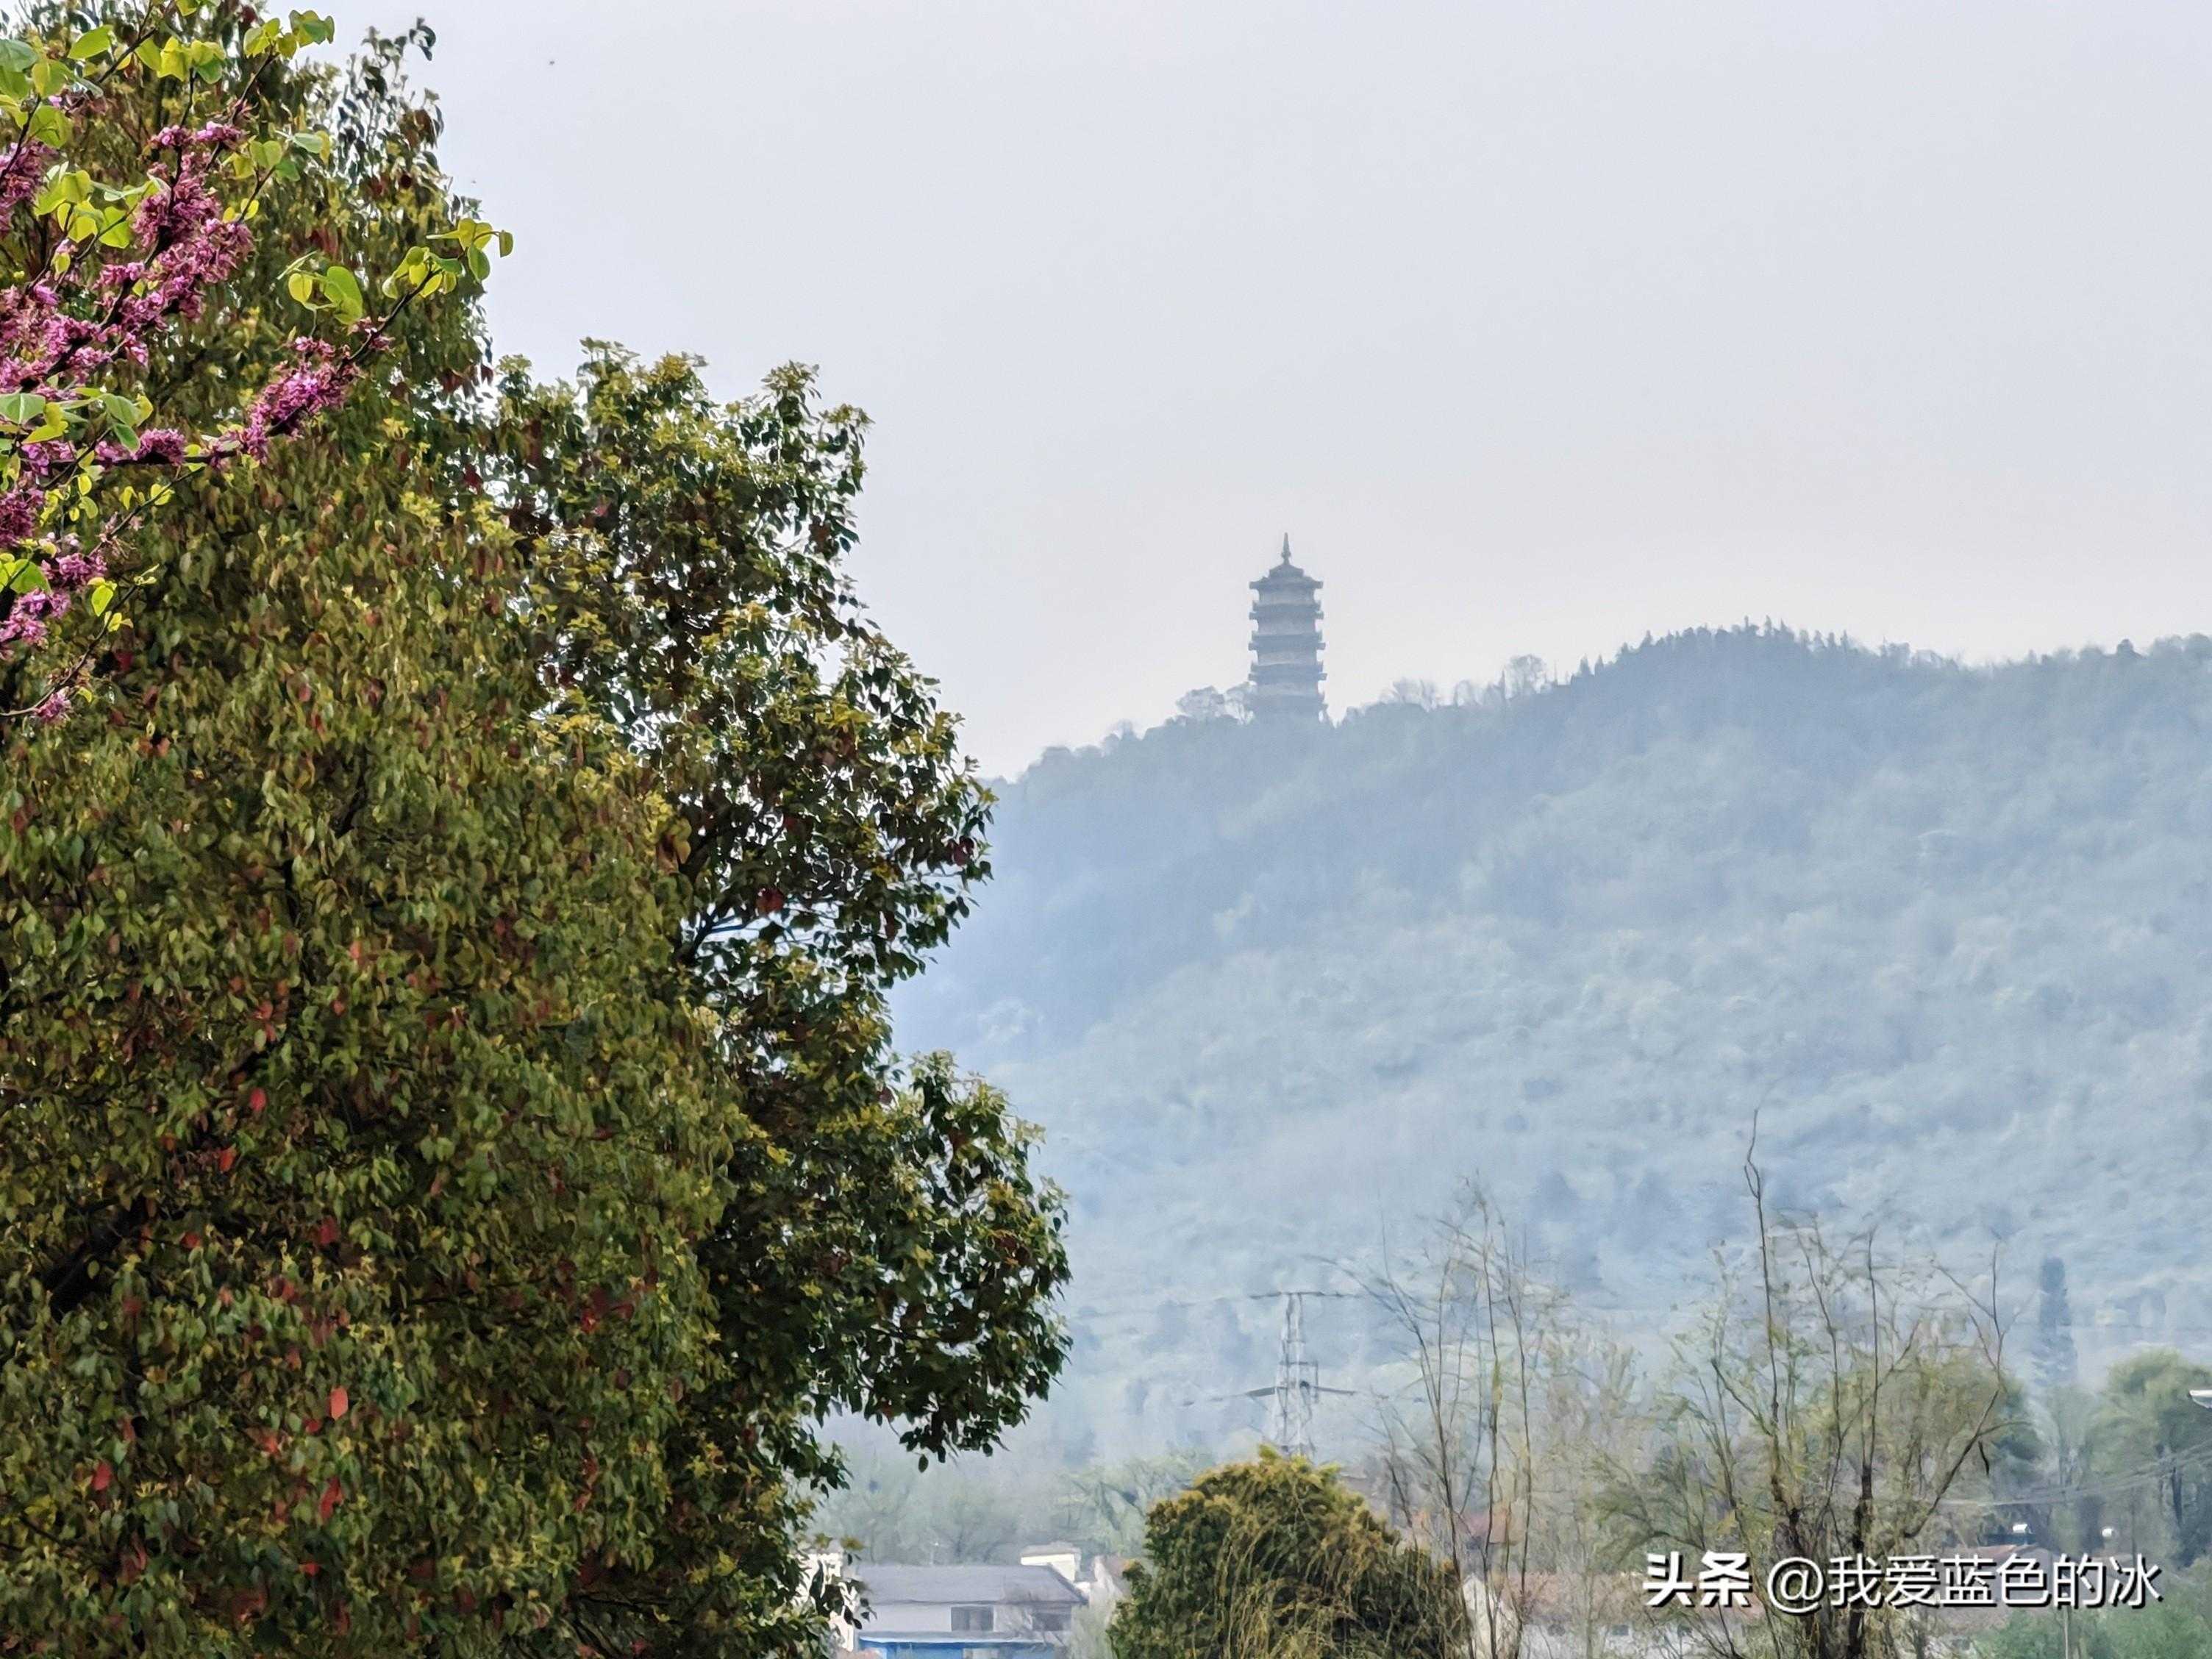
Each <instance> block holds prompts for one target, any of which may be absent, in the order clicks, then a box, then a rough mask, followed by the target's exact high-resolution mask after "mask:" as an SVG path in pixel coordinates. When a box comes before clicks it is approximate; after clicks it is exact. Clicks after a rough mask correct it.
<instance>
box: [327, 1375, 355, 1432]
mask: <svg viewBox="0 0 2212 1659" xmlns="http://www.w3.org/2000/svg"><path fill="white" fill-rule="evenodd" d="M352 1403H353V1402H352V1401H349V1399H347V1397H346V1391H345V1387H344V1385H343V1383H341V1384H340V1385H339V1386H338V1387H337V1388H335V1389H331V1422H333V1423H335V1422H337V1420H338V1419H340V1418H341V1417H343V1416H344V1415H345V1414H346V1407H348V1406H349V1405H351V1404H352Z"/></svg>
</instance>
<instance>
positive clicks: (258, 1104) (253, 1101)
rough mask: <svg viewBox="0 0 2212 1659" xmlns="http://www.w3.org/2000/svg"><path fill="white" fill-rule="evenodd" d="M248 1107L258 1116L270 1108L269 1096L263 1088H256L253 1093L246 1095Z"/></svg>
mask: <svg viewBox="0 0 2212 1659" xmlns="http://www.w3.org/2000/svg"><path fill="white" fill-rule="evenodd" d="M268 1109H269V1097H268V1096H267V1095H266V1094H265V1093H264V1092H263V1091H261V1090H259V1089H256V1090H255V1091H253V1092H252V1094H250V1095H248V1096H246V1110H248V1111H250V1112H252V1114H253V1115H255V1116H256V1117H258V1116H260V1115H261V1114H262V1113H263V1112H264V1111H266V1110H268Z"/></svg>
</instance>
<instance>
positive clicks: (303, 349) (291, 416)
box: [237, 338, 354, 460]
mask: <svg viewBox="0 0 2212 1659" xmlns="http://www.w3.org/2000/svg"><path fill="white" fill-rule="evenodd" d="M292 355H293V358H294V362H293V366H292V368H290V369H289V371H287V372H286V373H284V374H280V375H279V376H277V377H276V379H275V380H271V381H270V383H269V384H268V385H267V386H264V387H263V388H262V391H261V395H260V396H259V397H258V398H255V399H254V400H253V407H252V409H251V410H248V411H247V412H246V424H245V425H244V426H243V427H241V428H240V429H239V432H238V438H237V442H238V447H240V448H241V449H243V450H244V451H245V452H246V453H247V454H249V455H251V456H252V457H253V458H254V459H256V460H259V459H264V457H266V456H267V454H268V453H269V441H270V439H271V438H273V437H276V436H278V435H282V434H283V433H286V432H289V431H290V430H292V428H295V427H296V426H298V425H299V424H300V423H301V422H302V421H304V420H306V419H307V417H308V416H312V415H314V414H316V413H318V412H319V411H320V410H325V409H329V408H331V407H332V406H334V405H335V404H337V403H339V402H341V401H342V400H343V398H344V397H345V394H346V388H347V387H348V386H350V385H351V384H352V383H353V379H354V366H353V365H352V364H351V363H350V362H346V361H345V360H343V359H341V358H340V357H339V356H338V355H337V352H336V351H335V350H333V349H331V346H330V344H329V343H327V342H325V341H322V340H317V339H311V338H301V339H297V340H295V341H293V342H292Z"/></svg>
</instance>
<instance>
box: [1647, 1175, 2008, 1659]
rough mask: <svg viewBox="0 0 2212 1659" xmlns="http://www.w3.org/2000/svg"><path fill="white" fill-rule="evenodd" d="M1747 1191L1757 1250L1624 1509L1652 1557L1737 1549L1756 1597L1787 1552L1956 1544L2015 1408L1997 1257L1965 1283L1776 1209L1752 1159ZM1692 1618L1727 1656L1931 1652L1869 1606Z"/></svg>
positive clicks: (1893, 1611) (1861, 1553) (1897, 1616)
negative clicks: (1653, 1552) (1998, 1288)
mask: <svg viewBox="0 0 2212 1659" xmlns="http://www.w3.org/2000/svg"><path fill="white" fill-rule="evenodd" d="M1754 1152H1755V1141H1754ZM1745 1179H1746V1183H1747V1188H1748V1192H1749V1197H1750V1201H1751V1206H1752V1209H1753V1216H1754V1218H1755V1219H1756V1222H1757V1227H1758V1234H1757V1240H1756V1244H1755V1248H1754V1249H1753V1251H1752V1252H1751V1254H1750V1256H1749V1258H1748V1259H1747V1260H1746V1261H1741V1262H1736V1263H1723V1291H1722V1294H1721V1296H1720V1297H1719V1299H1718V1301H1717V1303H1716V1304H1714V1306H1713V1308H1712V1309H1711V1312H1710V1314H1709V1316H1707V1318H1706V1319H1705V1322H1703V1325H1702V1327H1701V1328H1700V1329H1699V1331H1698V1332H1697V1333H1696V1334H1695V1335H1694V1336H1693V1337H1692V1338H1690V1339H1687V1340H1686V1341H1685V1344H1684V1346H1683V1351H1682V1353H1681V1355H1680V1358H1681V1360H1682V1365H1681V1376H1680V1382H1679V1383H1678V1384H1677V1386H1676V1387H1675V1388H1674V1390H1673V1391H1672V1392H1671V1393H1670V1395H1668V1397H1667V1398H1665V1399H1664V1400H1663V1401H1662V1419H1661V1430H1660V1444H1659V1450H1658V1454H1657V1455H1656V1459H1655V1461H1654V1462H1653V1464H1652V1465H1651V1467H1650V1468H1649V1469H1648V1470H1647V1471H1646V1472H1645V1474H1644V1478H1643V1479H1642V1480H1639V1481H1638V1482H1637V1483H1636V1484H1635V1486H1633V1487H1632V1489H1631V1490H1629V1491H1627V1492H1624V1493H1623V1494H1622V1495H1621V1497H1620V1504H1622V1506H1623V1508H1624V1510H1625V1511H1626V1512H1627V1513H1628V1514H1630V1515H1631V1516H1632V1518H1633V1520H1634V1522H1635V1523H1636V1525H1637V1528H1638V1531H1639V1532H1640V1533H1641V1534H1642V1535H1643V1536H1644V1538H1645V1539H1646V1540H1648V1542H1647V1544H1646V1546H1645V1547H1646V1548H1649V1549H1654V1550H1668V1549H1680V1550H1681V1551H1683V1552H1684V1553H1685V1554H1686V1556H1688V1557H1689V1558H1690V1559H1692V1561H1694V1560H1695V1559H1696V1558H1697V1557H1698V1556H1699V1554H1701V1553H1703V1552H1705V1551H1709V1550H1711V1551H1729V1552H1741V1553H1745V1554H1747V1555H1748V1556H1749V1557H1750V1567H1751V1581H1752V1583H1753V1587H1754V1589H1756V1588H1757V1587H1758V1586H1760V1585H1762V1584H1764V1583H1765V1579H1766V1574H1767V1571H1768V1570H1769V1569H1770V1568H1771V1565H1773V1564H1774V1563H1775V1562H1777V1561H1778V1560H1783V1559H1789V1558H1792V1557H1803V1558H1807V1559H1811V1560H1814V1561H1817V1562H1821V1563H1826V1562H1829V1561H1831V1560H1832V1559H1835V1558H1837V1557H1849V1558H1859V1557H1865V1558H1868V1559H1872V1560H1875V1561H1881V1560H1884V1559H1889V1558H1893V1557H1896V1556H1901V1555H1912V1554H1928V1553H1935V1552H1936V1551H1937V1550H1938V1549H1939V1548H1940V1547H1943V1546H1946V1545H1950V1544H1954V1543H1955V1542H1957V1541H1959V1539H1960V1536H1961V1535H1962V1532H1963V1531H1964V1529H1965V1525H1966V1522H1969V1521H1971V1520H1972V1517H1973V1516H1974V1515H1975V1513H1976V1510H1975V1509H1974V1504H1975V1502H1977V1501H1978V1497H1977V1494H1978V1491H1979V1490H1980V1488H1981V1487H1982V1486H1983V1484H1984V1482H1985V1480H1986V1478H1987V1474H1988V1471H1989V1468H1990V1458H1991V1455H1992V1453H1993V1451H1994V1449H1996V1446H1997V1444H1998V1443H1999V1441H2000V1440H2001V1439H2002V1437H2003V1436H2004V1435H2005V1434H2006V1433H2008V1431H2010V1430H2011V1428H2012V1427H2013V1424H2012V1421H2011V1416H2012V1413H2013V1410H2014V1402H2015V1400H2016V1399H2017V1395H2016V1391H2015V1390H2014V1389H2013V1388H2012V1387H2011V1385H2010V1384H2009V1383H2008V1381H2007V1379H2006V1377H2005V1375H2004V1328H2003V1324H2002V1320H2001V1319H2000V1317H1999V1316H1998V1311H1997V1302H1996V1264H1995V1262H1994V1261H1992V1263H1991V1265H1990V1269H1989V1272H1988V1274H1987V1277H1986V1279H1983V1280H1980V1281H1978V1282H1976V1283H1973V1284H1969V1283H1967V1282H1966V1281H1964V1280H1962V1279H1960V1278H1958V1277H1956V1276H1955V1275H1954V1274H1952V1273H1948V1272H1947V1271H1946V1270H1944V1269H1943V1268H1942V1267H1940V1266H1939V1265H1937V1264H1936V1263H1934V1262H1932V1261H1915V1260H1910V1259H1899V1258H1897V1257H1893V1256H1892V1255H1888V1254H1887V1252H1886V1250H1885V1248H1884V1243H1883V1241H1882V1240H1881V1239H1880V1238H1879V1237H1877V1236H1876V1234H1875V1233H1874V1232H1873V1231H1865V1232H1861V1233H1857V1234H1853V1235H1850V1237H1832V1236H1831V1235H1830V1234H1829V1232H1827V1231H1825V1230H1824V1229H1823V1228H1822V1226H1821V1225H1820V1223H1819V1222H1818V1221H1817V1220H1815V1219H1809V1218H1791V1217H1788V1216H1781V1215H1777V1214H1775V1213H1774V1212H1771V1210H1770V1208H1769V1206H1768V1203H1767V1197H1766V1189H1765V1181H1764V1178H1763V1177H1762V1176H1761V1174H1760V1172H1759V1166H1758V1164H1757V1163H1756V1161H1755V1158H1747V1159H1746V1163H1745ZM1693 1623H1694V1626H1695V1627H1696V1631H1697V1635H1698V1639H1699V1640H1700V1641H1701V1642H1702V1643H1703V1644H1705V1646H1706V1647H1707V1648H1708V1649H1709V1650H1711V1651H1712V1652H1714V1653H1715V1654H1717V1655H1723V1656H1727V1659H1744V1656H1751V1655H1759V1656H1766V1655H1773V1656H1779V1659H1904V1656H1907V1655H1911V1654H1914V1653H1916V1652H1918V1651H1922V1650H1924V1647H1925V1644H1926V1639H1927V1632H1925V1631H1924V1630H1920V1629H1917V1628H1916V1627H1915V1626H1913V1625H1912V1624H1911V1622H1910V1621H1909V1620H1908V1618H1907V1616H1906V1611H1905V1610H1903V1609H1898V1608H1892V1607H1882V1608H1877V1607H1867V1606H1863V1605H1849V1606H1845V1607H1821V1608H1820V1610H1818V1611H1817V1612H1814V1613H1810V1614H1808V1615H1806V1616H1804V1617H1802V1618H1800V1617H1795V1616H1791V1615H1788V1614H1784V1613H1779V1612H1778V1611H1777V1610H1776V1609H1774V1608H1773V1607H1771V1606H1769V1605H1768V1604H1767V1603H1766V1602H1765V1600H1764V1598H1760V1599H1759V1600H1758V1601H1755V1602H1754V1605H1753V1607H1752V1608H1751V1609H1749V1610H1748V1611H1747V1613H1745V1614H1744V1616H1743V1617H1741V1618H1740V1619H1732V1620H1730V1619H1699V1620H1694V1621H1693Z"/></svg>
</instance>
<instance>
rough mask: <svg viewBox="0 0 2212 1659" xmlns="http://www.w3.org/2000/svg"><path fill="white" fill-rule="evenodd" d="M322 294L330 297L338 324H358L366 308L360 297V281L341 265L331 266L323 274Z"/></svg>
mask: <svg viewBox="0 0 2212 1659" xmlns="http://www.w3.org/2000/svg"><path fill="white" fill-rule="evenodd" d="M323 292H324V293H325V294H326V295H329V296H330V301H331V307H332V308H333V309H334V310H335V311H336V312H337V317H338V320H339V321H340V322H344V323H352V322H358V321H360V320H361V318H362V313H364V312H366V311H367V310H368V303H367V301H365V300H364V299H363V298H362V291H361V279H360V278H359V277H357V276H355V275H354V274H353V272H351V271H350V270H347V269H346V268H345V267H344V266H343V265H332V266H331V268H330V269H329V270H325V272H324V273H323Z"/></svg>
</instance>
